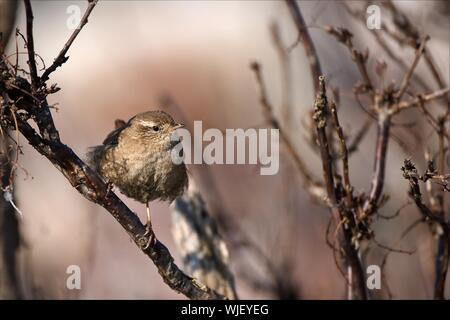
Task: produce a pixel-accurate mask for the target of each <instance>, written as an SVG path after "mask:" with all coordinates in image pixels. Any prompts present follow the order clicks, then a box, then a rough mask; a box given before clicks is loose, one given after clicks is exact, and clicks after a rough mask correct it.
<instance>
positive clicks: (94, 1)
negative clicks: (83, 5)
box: [41, 0, 98, 82]
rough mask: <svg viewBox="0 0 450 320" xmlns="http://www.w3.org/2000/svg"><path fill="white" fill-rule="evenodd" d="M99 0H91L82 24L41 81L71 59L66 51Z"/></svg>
mask: <svg viewBox="0 0 450 320" xmlns="http://www.w3.org/2000/svg"><path fill="white" fill-rule="evenodd" d="M97 2H98V0H89V4H88V7H87V9H86V11H85V12H84V15H83V17H82V18H81V21H80V24H79V25H78V27H77V28H76V29H75V30H74V31H73V33H72V35H71V36H70V38H69V40H67V42H66V43H65V44H64V47H63V48H62V50H61V51H60V52H59V54H58V56H57V57H56V58H55V60H54V61H53V63H52V65H51V66H50V67H48V68H47V69H46V70H45V71H44V73H43V74H42V76H41V81H42V82H45V81H47V80H48V78H49V76H50V74H51V73H52V72H53V71H55V70H56V68H58V67H60V66H62V65H63V63H65V62H66V61H67V59H69V57H66V53H67V51H68V50H69V48H70V46H71V45H72V43H73V42H74V41H75V39H76V37H77V36H78V34H79V33H80V32H81V30H82V29H83V27H84V25H85V24H86V23H87V22H88V18H89V15H90V14H91V12H92V10H93V9H94V7H95V5H96V4H97Z"/></svg>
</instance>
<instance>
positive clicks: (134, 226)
mask: <svg viewBox="0 0 450 320" xmlns="http://www.w3.org/2000/svg"><path fill="white" fill-rule="evenodd" d="M22 101H23V100H22ZM33 107H36V106H33ZM5 120H6V121H7V122H8V123H9V125H10V126H11V121H12V119H3V121H5ZM17 120H18V125H19V131H20V132H21V133H22V135H23V136H24V137H25V138H26V139H27V140H28V142H29V143H30V144H31V145H32V146H33V147H34V148H35V149H36V150H37V151H38V152H39V153H40V154H42V155H43V156H45V157H46V158H47V159H49V160H50V161H51V162H52V163H53V165H54V166H55V167H56V168H57V169H58V170H59V171H61V173H62V174H63V175H64V176H65V177H66V179H67V180H69V182H70V184H71V185H72V186H73V187H74V188H75V189H77V190H78V192H80V193H81V194H82V195H83V196H84V197H85V198H86V199H88V200H90V201H92V202H94V203H97V204H99V205H100V206H102V207H104V208H105V209H106V210H107V211H108V212H109V213H111V215H112V216H113V217H114V218H115V219H116V220H117V221H118V222H119V223H120V225H121V226H122V227H123V228H124V229H125V230H126V231H127V233H128V234H129V235H130V237H131V238H132V239H133V241H134V242H135V243H136V244H137V245H138V247H139V248H140V249H141V250H142V251H143V252H144V253H145V254H146V255H147V256H148V257H149V258H150V259H151V260H152V261H153V263H154V264H155V265H156V267H157V268H158V272H159V273H160V275H161V276H162V278H163V280H164V282H165V283H166V284H167V285H169V287H170V288H172V289H173V290H175V291H177V292H179V293H183V294H184V295H185V296H186V297H188V298H190V299H222V298H223V296H221V295H219V294H217V293H216V292H214V291H212V290H211V289H209V288H207V287H205V286H204V285H202V284H200V283H198V282H197V281H196V280H195V279H193V278H191V277H189V276H187V275H185V274H184V273H183V272H182V271H181V270H180V269H179V268H178V267H177V266H176V265H175V264H174V262H173V258H172V256H171V255H170V252H169V251H168V249H167V248H166V247H165V246H164V245H163V244H162V243H161V242H159V241H158V239H157V238H156V236H155V234H154V232H153V230H151V232H150V234H149V235H145V231H146V228H145V226H144V225H143V224H142V223H141V221H140V220H139V218H138V217H137V215H136V214H135V213H133V212H132V211H131V210H130V209H129V208H128V207H127V206H126V205H125V204H124V203H123V202H122V201H121V200H120V199H119V198H118V197H117V196H116V194H115V193H113V192H112V191H111V190H109V188H108V186H107V185H106V184H105V183H104V182H103V180H102V179H101V177H100V176H98V174H97V173H95V172H94V171H93V170H92V169H91V168H90V167H88V166H87V165H86V164H85V163H84V162H83V161H82V160H80V158H79V157H78V156H77V155H76V154H75V153H74V152H73V151H72V149H70V148H69V147H68V146H66V145H65V144H63V143H62V142H61V141H59V140H58V141H46V140H44V139H42V138H41V136H40V135H39V134H38V133H37V132H36V131H35V130H34V129H33V128H32V127H31V126H30V125H29V124H28V123H27V121H26V120H27V118H25V117H24V116H23V115H20V116H19V117H17ZM149 241H150V245H149V247H148V248H146V249H144V248H145V246H146V243H148V242H149Z"/></svg>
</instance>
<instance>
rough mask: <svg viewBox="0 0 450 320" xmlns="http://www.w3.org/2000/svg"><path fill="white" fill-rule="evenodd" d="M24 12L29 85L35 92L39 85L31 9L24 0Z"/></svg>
mask: <svg viewBox="0 0 450 320" xmlns="http://www.w3.org/2000/svg"><path fill="white" fill-rule="evenodd" d="M24 4H25V12H26V18H27V51H28V67H29V68H30V76H31V84H32V87H33V90H36V89H37V87H38V83H39V77H38V75H37V68H36V59H35V53H34V40H33V19H34V17H33V9H32V8H31V3H30V0H24Z"/></svg>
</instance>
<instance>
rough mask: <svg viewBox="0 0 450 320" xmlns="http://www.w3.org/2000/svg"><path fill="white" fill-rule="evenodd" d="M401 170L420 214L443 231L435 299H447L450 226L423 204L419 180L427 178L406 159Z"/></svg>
mask: <svg viewBox="0 0 450 320" xmlns="http://www.w3.org/2000/svg"><path fill="white" fill-rule="evenodd" d="M401 169H402V171H403V177H404V178H405V179H407V180H408V181H409V187H410V188H409V195H410V196H411V198H412V199H413V200H414V202H415V204H416V206H417V208H418V209H419V212H420V213H421V214H422V216H423V218H424V219H425V221H431V222H433V223H435V224H436V225H438V226H439V227H440V229H441V230H440V233H442V235H441V236H440V237H439V238H438V241H437V243H438V252H437V254H436V264H435V265H436V281H435V287H434V298H435V299H445V297H444V291H445V280H446V276H447V271H448V264H449V256H450V224H449V223H448V222H447V221H445V218H444V216H443V215H440V214H436V213H435V212H433V210H431V209H430V208H429V207H428V206H427V205H426V204H425V203H424V202H423V200H422V193H421V191H420V186H419V180H425V179H426V178H425V177H421V176H419V175H418V173H417V169H416V167H415V165H414V164H413V163H412V162H411V160H408V159H405V161H404V165H403V167H402V168H401ZM425 176H426V175H425Z"/></svg>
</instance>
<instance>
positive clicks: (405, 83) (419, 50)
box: [395, 36, 430, 99]
mask: <svg viewBox="0 0 450 320" xmlns="http://www.w3.org/2000/svg"><path fill="white" fill-rule="evenodd" d="M429 39H430V37H428V36H426V37H424V39H423V40H422V41H421V43H420V46H419V47H418V48H417V50H416V53H415V55H414V61H413V63H412V64H411V67H410V68H409V69H408V71H407V72H406V74H405V76H404V77H403V80H402V84H401V85H400V89H399V90H398V92H397V93H396V95H395V96H396V98H397V99H400V98H401V97H402V96H403V94H404V93H405V91H406V89H407V88H408V85H409V81H410V80H411V77H412V75H413V73H414V70H415V69H416V66H417V64H418V63H419V60H420V57H421V56H422V53H423V51H424V50H425V44H426V43H427V41H428V40H429Z"/></svg>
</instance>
